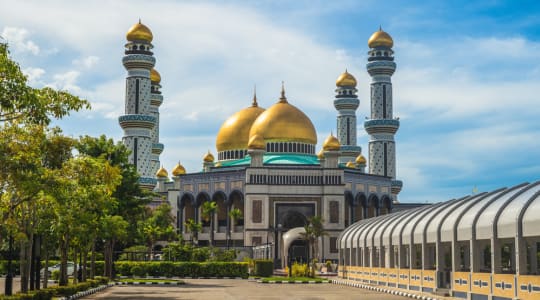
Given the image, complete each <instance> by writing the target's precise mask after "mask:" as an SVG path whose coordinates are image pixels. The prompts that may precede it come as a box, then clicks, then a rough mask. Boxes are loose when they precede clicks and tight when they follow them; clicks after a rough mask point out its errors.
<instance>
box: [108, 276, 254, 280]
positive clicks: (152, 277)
mask: <svg viewBox="0 0 540 300" xmlns="http://www.w3.org/2000/svg"><path fill="white" fill-rule="evenodd" d="M118 278H120V279H132V278H133V277H130V276H118ZM137 279H246V280H247V279H248V278H242V277H227V276H223V277H216V276H213V277H190V276H187V277H164V276H147V277H137Z"/></svg>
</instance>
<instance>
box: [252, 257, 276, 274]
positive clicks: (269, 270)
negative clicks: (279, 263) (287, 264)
mask: <svg viewBox="0 0 540 300" xmlns="http://www.w3.org/2000/svg"><path fill="white" fill-rule="evenodd" d="M253 274H254V275H255V276H260V277H268V276H272V274H274V261H273V260H271V259H256V260H254V269H253Z"/></svg>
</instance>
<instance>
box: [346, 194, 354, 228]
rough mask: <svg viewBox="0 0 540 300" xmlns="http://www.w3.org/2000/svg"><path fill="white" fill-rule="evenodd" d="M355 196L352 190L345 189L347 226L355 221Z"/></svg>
mask: <svg viewBox="0 0 540 300" xmlns="http://www.w3.org/2000/svg"><path fill="white" fill-rule="evenodd" d="M353 206H354V196H353V194H352V192H351V191H345V226H349V225H350V224H352V223H354V220H355V215H354V209H353Z"/></svg>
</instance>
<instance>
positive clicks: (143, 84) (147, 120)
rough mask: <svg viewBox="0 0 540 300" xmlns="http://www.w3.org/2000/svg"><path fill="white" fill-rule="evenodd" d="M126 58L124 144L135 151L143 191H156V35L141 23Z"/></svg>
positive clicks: (132, 156) (131, 159) (132, 32)
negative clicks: (153, 76)
mask: <svg viewBox="0 0 540 300" xmlns="http://www.w3.org/2000/svg"><path fill="white" fill-rule="evenodd" d="M126 38H127V43H126V46H125V48H126V50H125V55H124V57H123V58H122V63H123V64H124V67H125V68H126V70H127V72H128V74H127V78H126V98H125V105H126V107H125V112H126V114H125V115H123V116H120V118H119V119H118V121H119V122H120V126H121V127H122V129H123V130H124V137H123V138H122V141H123V142H124V145H126V147H127V148H128V149H129V150H131V154H130V155H129V162H130V163H132V164H134V165H135V167H136V168H137V172H138V173H139V175H140V180H139V183H140V184H141V186H142V187H144V188H147V189H153V188H154V187H155V185H156V183H157V181H156V179H155V171H154V169H153V168H152V164H151V154H152V148H153V147H152V132H153V130H154V127H155V126H156V117H155V116H153V115H152V113H151V109H150V106H151V105H150V102H151V83H150V70H151V69H152V68H153V67H154V64H155V62H156V59H155V58H154V56H153V53H152V51H151V50H152V48H153V46H152V43H151V42H152V38H153V36H152V32H151V31H150V29H148V27H146V26H145V25H143V24H141V21H140V20H139V23H137V24H135V25H133V26H132V27H131V28H130V29H129V31H128V33H127V35H126Z"/></svg>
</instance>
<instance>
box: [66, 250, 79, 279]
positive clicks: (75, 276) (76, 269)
mask: <svg viewBox="0 0 540 300" xmlns="http://www.w3.org/2000/svg"><path fill="white" fill-rule="evenodd" d="M77 250H78V248H77V247H75V249H73V263H74V265H73V284H76V283H77V282H78V279H79V265H78V264H77V262H78V261H79V260H78V259H77V258H78V256H79V255H78V254H79V252H78V251H77ZM68 276H69V275H68Z"/></svg>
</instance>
